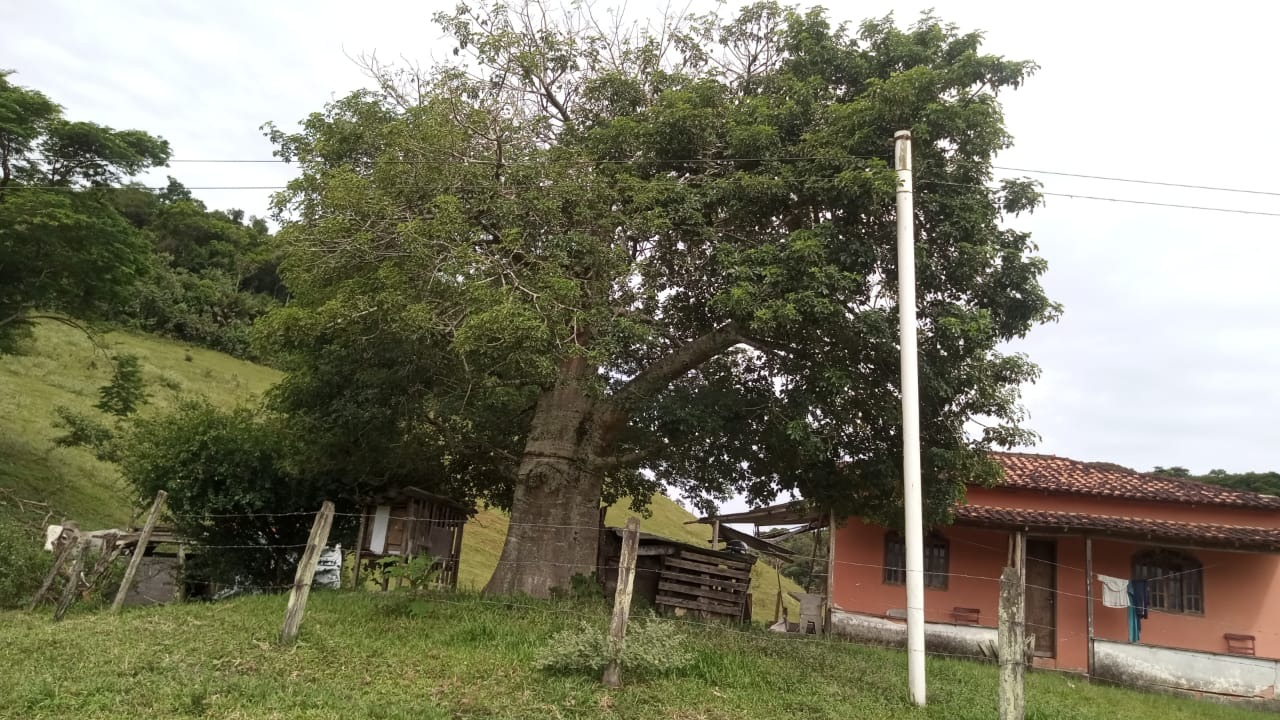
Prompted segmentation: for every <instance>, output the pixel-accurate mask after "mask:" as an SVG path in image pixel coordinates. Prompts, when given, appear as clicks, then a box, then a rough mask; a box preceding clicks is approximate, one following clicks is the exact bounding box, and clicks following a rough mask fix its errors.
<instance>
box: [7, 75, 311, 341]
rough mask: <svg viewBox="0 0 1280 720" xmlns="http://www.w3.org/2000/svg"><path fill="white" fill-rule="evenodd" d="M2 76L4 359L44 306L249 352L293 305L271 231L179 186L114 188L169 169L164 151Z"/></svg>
mask: <svg viewBox="0 0 1280 720" xmlns="http://www.w3.org/2000/svg"><path fill="white" fill-rule="evenodd" d="M10 75H11V73H9V72H0V169H2V170H3V174H2V175H0V351H5V352H12V351H13V350H14V349H15V340H16V339H18V338H19V337H20V335H21V332H22V330H23V328H24V326H25V325H26V324H27V323H28V321H29V320H30V315H31V313H32V311H33V310H37V309H39V310H44V311H58V312H62V313H66V314H69V315H72V316H74V317H77V318H81V319H97V318H106V319H110V320H114V321H121V322H126V323H129V324H132V325H134V326H136V327H140V328H144V329H149V330H154V331H157V332H163V333H165V334H168V335H170V336H173V337H178V338H180V339H184V340H190V341H192V342H198V343H201V344H203V345H206V346H209V347H213V348H216V349H220V350H225V351H227V352H231V353H234V354H237V355H242V356H243V355H245V354H247V353H248V351H249V343H248V326H249V324H251V323H252V322H253V320H254V318H256V317H257V316H259V315H261V314H262V313H264V312H266V310H267V309H268V308H269V307H271V306H273V305H275V304H277V303H278V302H279V301H280V300H282V299H283V298H284V297H285V295H286V291H285V289H284V286H283V284H282V283H281V281H280V279H279V276H278V275H277V274H276V271H275V268H276V266H277V264H278V262H279V259H278V257H277V255H278V254H277V252H276V250H275V248H274V245H273V243H272V239H271V236H270V234H269V232H268V230H267V226H266V223H265V222H264V221H262V220H260V219H257V218H251V219H249V220H248V221H247V222H246V221H245V218H244V214H243V213H241V212H240V211H237V210H231V211H227V212H222V211H210V210H208V209H207V208H206V207H205V206H204V204H203V203H201V202H200V201H198V200H195V199H193V198H192V197H191V194H190V193H189V192H187V190H186V188H184V187H182V185H181V184H180V183H178V182H177V181H175V180H173V179H172V178H170V180H169V186H168V187H167V188H166V189H164V190H162V191H160V192H152V191H151V190H149V189H147V188H146V187H144V186H141V185H136V184H135V185H129V186H126V187H123V188H121V187H116V186H117V185H118V184H119V183H120V182H122V181H123V180H124V179H126V178H129V177H132V176H134V175H136V174H138V173H139V172H142V171H143V170H146V169H148V168H151V167H155V166H158V165H163V164H164V163H165V162H166V161H167V160H168V157H169V146H168V143H166V142H165V141H163V140H161V139H159V138H155V137H152V136H150V135H148V134H146V133H144V132H141V131H138V130H114V129H112V128H108V127H104V126H101V125H97V124H95V123H90V122H71V121H67V120H65V119H63V118H62V109H61V108H60V107H59V106H57V105H56V104H54V103H53V102H52V101H51V100H49V99H48V98H47V97H46V96H44V95H43V94H42V93H40V92H38V91H36V90H31V89H29V88H24V87H21V86H17V85H14V84H13V83H12V82H10V80H9V76H10Z"/></svg>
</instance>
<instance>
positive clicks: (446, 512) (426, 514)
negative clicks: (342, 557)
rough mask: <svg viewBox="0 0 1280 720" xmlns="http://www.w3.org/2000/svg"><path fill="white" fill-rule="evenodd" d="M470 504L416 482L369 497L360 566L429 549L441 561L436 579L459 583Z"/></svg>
mask: <svg viewBox="0 0 1280 720" xmlns="http://www.w3.org/2000/svg"><path fill="white" fill-rule="evenodd" d="M471 514H472V508H468V507H466V506H465V505H462V504H461V503H457V502H454V501H453V500H450V499H449V498H446V497H443V496H441V495H436V494H434V493H429V492H426V491H425V490H420V489H418V488H415V487H407V488H403V489H401V490H398V491H395V492H392V493H387V494H384V495H382V496H379V497H376V498H374V499H371V500H370V501H369V502H367V503H366V504H365V505H364V507H363V508H362V509H361V513H360V531H359V534H360V541H359V543H357V549H356V567H357V572H359V568H360V567H361V566H362V565H363V564H365V563H370V562H376V561H378V560H380V559H382V558H385V557H388V556H401V557H413V556H417V555H428V556H430V557H433V558H436V559H437V560H438V561H439V564H440V565H439V568H440V569H439V575H438V576H437V578H436V581H437V582H438V583H439V584H441V585H446V586H448V587H457V586H458V559H459V557H460V556H461V554H462V529H463V527H464V526H465V525H466V523H467V518H468V517H470V515H471Z"/></svg>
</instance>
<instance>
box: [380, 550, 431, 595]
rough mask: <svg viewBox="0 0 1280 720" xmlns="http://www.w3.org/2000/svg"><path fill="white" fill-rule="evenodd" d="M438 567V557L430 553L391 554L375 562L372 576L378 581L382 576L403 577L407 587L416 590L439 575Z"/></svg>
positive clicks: (419, 589)
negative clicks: (405, 555)
mask: <svg viewBox="0 0 1280 720" xmlns="http://www.w3.org/2000/svg"><path fill="white" fill-rule="evenodd" d="M440 567H441V566H440V561H439V559H437V558H434V557H431V556H430V555H414V556H413V557H411V558H407V557H404V556H402V555H391V556H388V557H384V558H382V559H381V560H379V561H378V562H377V563H376V565H375V567H374V569H373V576H374V579H375V580H377V582H379V583H381V582H382V579H383V578H386V579H388V580H400V579H403V580H404V581H405V582H407V583H408V584H409V589H411V590H413V591H414V592H418V591H421V590H425V589H427V588H429V587H431V584H432V583H434V582H435V580H436V577H437V576H439V575H440Z"/></svg>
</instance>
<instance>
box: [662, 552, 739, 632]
mask: <svg viewBox="0 0 1280 720" xmlns="http://www.w3.org/2000/svg"><path fill="white" fill-rule="evenodd" d="M754 561H755V558H750V557H747V558H743V559H741V560H739V559H737V558H732V559H730V558H726V557H724V556H723V554H722V553H714V554H712V553H706V552H698V551H697V550H691V549H687V548H683V547H681V548H678V549H677V551H676V552H675V554H673V555H670V556H666V557H664V558H663V567H662V572H661V574H660V576H659V580H658V597H657V601H656V604H657V605H658V607H665V608H668V609H670V610H673V611H676V610H680V611H685V612H689V611H692V612H694V613H696V614H697V615H699V616H701V617H705V618H707V619H723V618H728V619H732V620H734V621H735V622H736V621H740V620H741V619H742V617H743V612H744V609H745V607H746V602H747V591H748V590H749V589H750V587H751V565H752V564H753V563H754Z"/></svg>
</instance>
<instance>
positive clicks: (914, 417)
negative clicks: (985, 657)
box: [893, 130, 925, 707]
mask: <svg viewBox="0 0 1280 720" xmlns="http://www.w3.org/2000/svg"><path fill="white" fill-rule="evenodd" d="M893 141H894V142H893V157H894V169H896V170H897V171H898V332H899V336H900V338H901V339H900V342H901V345H902V481H903V493H902V504H903V507H904V508H905V510H906V515H907V517H906V526H905V527H906V533H905V534H906V546H907V547H906V550H907V568H906V569H907V681H908V684H909V685H910V687H911V701H912V702H914V703H915V704H916V705H920V706H922V707H923V706H924V704H925V683H924V527H923V524H924V523H923V522H922V520H921V517H920V514H921V510H920V506H921V504H922V501H921V492H920V386H919V385H920V374H919V370H918V369H917V366H916V241H915V202H914V201H915V198H914V196H913V195H912V188H911V131H910V130H899V131H898V132H897V133H895V134H894V136H893Z"/></svg>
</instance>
